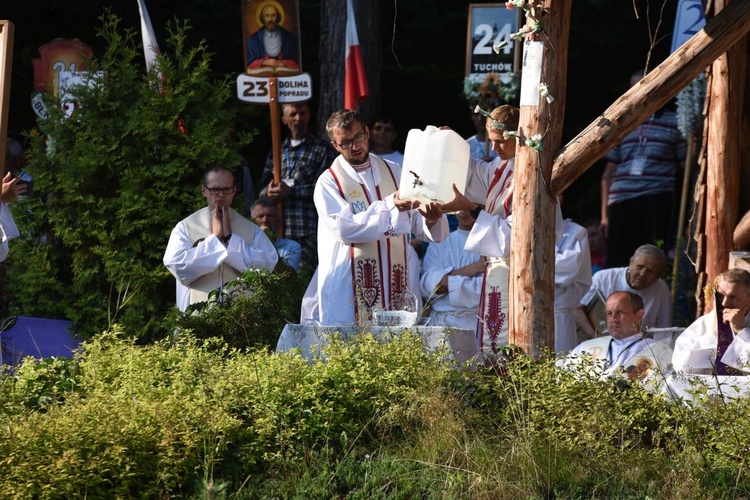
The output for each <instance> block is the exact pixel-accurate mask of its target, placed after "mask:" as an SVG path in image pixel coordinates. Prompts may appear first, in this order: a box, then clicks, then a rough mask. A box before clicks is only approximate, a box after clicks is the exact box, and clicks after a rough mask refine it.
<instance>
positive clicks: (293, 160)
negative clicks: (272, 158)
mask: <svg viewBox="0 0 750 500" xmlns="http://www.w3.org/2000/svg"><path fill="white" fill-rule="evenodd" d="M290 149H292V148H291V147H290V148H287V150H286V151H285V153H286V154H285V157H286V168H287V169H286V172H285V173H286V176H285V177H284V178H283V179H281V181H282V182H283V183H284V184H286V185H287V186H289V187H293V186H294V169H295V167H296V166H297V162H298V161H299V159H300V157H301V156H302V152H303V151H304V150H305V143H304V142H302V143H300V145H299V149H297V151H296V152H295V154H294V156H293V157H292V156H291V155H290V154H289V150H290Z"/></svg>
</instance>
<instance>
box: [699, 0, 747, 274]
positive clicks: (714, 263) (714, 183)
mask: <svg viewBox="0 0 750 500" xmlns="http://www.w3.org/2000/svg"><path fill="white" fill-rule="evenodd" d="M740 3H742V4H746V5H747V4H749V3H750V2H747V0H745V1H742V0H739V1H734V2H732V1H731V0H714V9H715V10H714V12H719V15H721V14H723V13H724V12H726V11H728V10H729V9H730V8H731V7H732V6H734V5H736V4H740ZM746 59H747V49H746V45H745V44H741V43H738V44H735V45H734V46H733V47H730V48H729V49H728V50H727V51H726V53H724V54H722V55H721V56H719V58H717V59H716V60H715V61H714V62H713V64H712V65H711V74H712V75H713V78H712V79H711V86H710V87H709V88H707V90H706V94H707V95H708V96H709V97H708V99H709V102H708V114H707V115H706V128H707V129H708V142H707V149H706V153H707V158H706V159H707V161H708V175H707V179H706V229H705V233H706V253H705V256H706V260H705V273H706V278H707V279H708V280H709V281H710V280H713V279H714V278H715V277H716V275H718V274H719V273H721V272H723V271H725V270H726V269H727V268H728V266H729V252H730V251H731V250H732V247H733V244H732V235H733V232H734V227H735V225H736V224H737V221H738V220H739V196H740V128H741V123H742V116H741V113H740V111H741V110H742V107H743V106H742V90H743V88H744V83H745V67H746V64H747V61H746ZM699 271H700V269H699Z"/></svg>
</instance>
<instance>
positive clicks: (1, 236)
mask: <svg viewBox="0 0 750 500" xmlns="http://www.w3.org/2000/svg"><path fill="white" fill-rule="evenodd" d="M18 236H19V232H18V228H17V227H16V223H15V221H14V220H13V215H12V214H11V213H10V208H9V207H8V205H6V204H5V203H3V202H0V262H2V261H4V260H5V259H6V257H8V251H9V248H8V242H9V241H10V240H12V239H13V238H16V237H18Z"/></svg>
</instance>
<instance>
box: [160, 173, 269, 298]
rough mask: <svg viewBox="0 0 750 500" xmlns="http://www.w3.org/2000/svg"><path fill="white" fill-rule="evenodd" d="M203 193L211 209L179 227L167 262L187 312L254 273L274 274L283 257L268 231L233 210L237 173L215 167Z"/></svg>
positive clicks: (165, 256)
mask: <svg viewBox="0 0 750 500" xmlns="http://www.w3.org/2000/svg"><path fill="white" fill-rule="evenodd" d="M201 192H202V193H203V196H204V197H205V198H206V200H207V201H208V206H206V207H204V208H202V209H201V210H198V211H197V212H195V213H193V214H192V215H190V216H189V217H187V218H185V219H183V220H182V221H180V222H179V223H178V224H177V225H176V226H175V228H174V229H173V230H172V234H171V235H170V237H169V243H167V250H166V252H165V253H164V259H163V262H164V265H165V266H166V267H167V269H169V272H171V273H172V275H174V277H175V278H176V280H177V290H176V294H177V307H178V308H179V309H180V311H183V312H184V311H185V310H187V308H188V307H189V306H190V305H191V304H195V303H197V302H205V301H207V300H208V297H209V294H210V293H211V292H212V291H214V290H217V289H219V288H222V287H223V286H224V285H225V284H226V283H227V282H229V281H231V280H234V279H236V278H237V277H239V275H240V274H242V273H243V272H244V271H247V270H248V269H269V270H272V269H273V268H274V267H275V266H276V262H277V261H278V258H279V256H278V253H277V252H276V248H275V247H274V246H273V243H271V240H269V239H268V237H267V236H266V234H265V233H264V232H263V230H262V229H260V228H259V227H258V226H256V225H255V224H253V223H252V222H251V221H249V220H248V219H246V218H245V217H243V216H241V215H240V214H239V213H237V212H235V211H234V210H232V209H231V208H230V205H231V204H232V200H234V196H235V194H236V193H237V186H236V185H235V182H234V174H232V171H231V170H229V169H227V168H225V167H213V168H211V169H209V170H208V171H207V172H206V174H205V175H204V176H203V186H202V187H201Z"/></svg>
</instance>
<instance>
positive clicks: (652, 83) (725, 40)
mask: <svg viewBox="0 0 750 500" xmlns="http://www.w3.org/2000/svg"><path fill="white" fill-rule="evenodd" d="M748 30H750V2H748V1H738V2H732V3H731V4H729V5H727V7H726V8H725V9H724V10H722V11H721V12H720V13H719V14H718V15H717V16H716V17H715V18H713V19H711V20H709V21H708V22H707V23H706V26H705V27H704V28H703V29H702V30H701V31H699V32H698V33H697V34H695V35H694V36H693V37H692V38H691V39H690V40H688V41H687V42H685V43H684V44H683V45H682V46H681V47H680V48H679V49H677V50H676V51H675V52H674V53H673V54H672V55H670V56H669V57H668V58H667V59H666V60H664V62H662V63H661V64H660V65H658V66H657V67H656V68H655V69H654V70H653V71H652V72H651V73H649V74H648V75H646V76H645V77H644V78H643V80H641V81H640V82H639V83H638V84H637V85H635V86H633V87H631V88H630V90H628V91H627V92H626V93H625V94H624V95H623V96H622V97H620V98H619V99H618V100H617V101H615V102H614V104H612V106H610V107H609V109H607V110H606V111H605V112H604V113H603V114H602V115H601V116H600V117H599V118H597V120H596V121H594V122H593V123H592V124H590V125H589V126H588V127H586V129H585V130H584V131H583V132H581V133H580V134H578V136H576V137H575V138H574V139H573V140H572V141H570V142H569V143H568V144H567V145H566V146H565V147H564V148H563V149H562V150H560V152H559V154H558V155H557V157H556V158H555V163H554V166H553V171H552V192H553V193H554V194H556V195H557V194H560V193H561V192H562V191H563V190H565V188H567V187H568V186H569V185H570V184H572V183H573V181H575V180H576V179H577V178H578V177H579V176H580V175H581V174H582V173H583V172H585V171H586V170H587V169H588V168H589V167H591V165H593V164H594V162H596V161H597V160H598V159H599V158H601V157H602V156H604V154H605V153H606V152H607V151H609V150H610V149H612V147H614V146H615V144H617V143H618V142H619V141H620V139H622V138H623V137H625V136H626V135H627V134H629V133H630V132H632V131H633V130H635V128H636V127H637V126H638V124H640V123H641V122H643V120H645V119H646V118H647V117H648V116H650V115H652V114H654V113H655V112H656V110H658V109H659V108H661V107H662V106H664V104H666V103H667V102H668V101H669V100H670V99H672V98H673V97H674V96H676V95H677V94H678V93H679V92H680V90H682V89H683V88H684V87H685V85H687V84H688V83H689V82H690V81H692V80H693V79H694V78H695V77H696V76H698V74H699V73H700V72H701V71H703V70H704V69H705V68H706V66H708V65H709V64H710V63H711V62H712V61H713V60H714V59H716V58H717V57H719V56H720V55H721V54H722V53H724V52H726V51H727V50H728V49H729V48H730V47H731V46H732V45H734V44H735V43H737V42H738V41H739V40H740V39H742V37H743V36H744V35H745V34H746V33H747V32H748Z"/></svg>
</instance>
